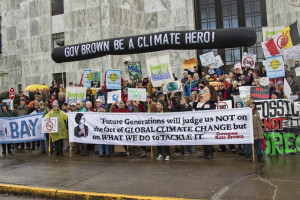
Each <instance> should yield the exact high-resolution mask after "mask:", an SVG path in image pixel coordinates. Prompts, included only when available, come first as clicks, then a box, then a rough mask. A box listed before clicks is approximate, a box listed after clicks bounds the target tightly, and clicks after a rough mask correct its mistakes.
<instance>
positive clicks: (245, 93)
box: [239, 86, 251, 98]
mask: <svg viewBox="0 0 300 200" xmlns="http://www.w3.org/2000/svg"><path fill="white" fill-rule="evenodd" d="M250 88H251V86H240V87H239V92H240V96H241V98H249V97H250Z"/></svg>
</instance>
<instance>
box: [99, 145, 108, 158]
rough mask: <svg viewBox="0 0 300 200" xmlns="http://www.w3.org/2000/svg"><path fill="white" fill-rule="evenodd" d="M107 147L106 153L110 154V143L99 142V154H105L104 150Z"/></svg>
mask: <svg viewBox="0 0 300 200" xmlns="http://www.w3.org/2000/svg"><path fill="white" fill-rule="evenodd" d="M104 148H105V153H106V155H109V145H107V144H98V151H99V155H100V156H103V150H104Z"/></svg>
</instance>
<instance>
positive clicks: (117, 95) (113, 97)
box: [107, 90, 121, 104]
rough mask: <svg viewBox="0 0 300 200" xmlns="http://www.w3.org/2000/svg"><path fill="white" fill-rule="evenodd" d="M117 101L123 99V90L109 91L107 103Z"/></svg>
mask: <svg viewBox="0 0 300 200" xmlns="http://www.w3.org/2000/svg"><path fill="white" fill-rule="evenodd" d="M115 101H121V90H117V91H112V92H108V93H107V103H108V104H110V103H114V102H115Z"/></svg>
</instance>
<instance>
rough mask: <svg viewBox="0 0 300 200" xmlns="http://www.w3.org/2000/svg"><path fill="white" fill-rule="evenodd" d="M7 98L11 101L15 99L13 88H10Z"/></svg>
mask: <svg viewBox="0 0 300 200" xmlns="http://www.w3.org/2000/svg"><path fill="white" fill-rule="evenodd" d="M9 98H10V99H11V100H13V99H14V98H15V89H14V88H10V90H9Z"/></svg>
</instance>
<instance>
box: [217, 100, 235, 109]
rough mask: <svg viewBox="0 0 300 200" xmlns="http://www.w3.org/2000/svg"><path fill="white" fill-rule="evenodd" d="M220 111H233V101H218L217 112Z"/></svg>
mask: <svg viewBox="0 0 300 200" xmlns="http://www.w3.org/2000/svg"><path fill="white" fill-rule="evenodd" d="M220 109H232V100H224V101H218V103H216V110H220Z"/></svg>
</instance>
